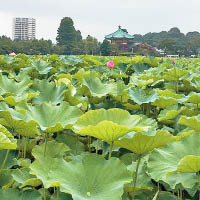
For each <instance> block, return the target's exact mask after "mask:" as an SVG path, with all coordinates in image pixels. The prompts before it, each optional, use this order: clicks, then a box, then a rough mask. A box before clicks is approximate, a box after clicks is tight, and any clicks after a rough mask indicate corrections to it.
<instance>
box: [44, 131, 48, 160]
mask: <svg viewBox="0 0 200 200" xmlns="http://www.w3.org/2000/svg"><path fill="white" fill-rule="evenodd" d="M47 137H48V135H47V133H45V143H44V157H45V155H46V151H47Z"/></svg>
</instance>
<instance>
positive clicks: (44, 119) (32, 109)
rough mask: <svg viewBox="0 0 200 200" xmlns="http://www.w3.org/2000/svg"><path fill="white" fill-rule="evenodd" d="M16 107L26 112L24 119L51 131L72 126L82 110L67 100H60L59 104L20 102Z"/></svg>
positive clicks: (46, 130)
mask: <svg viewBox="0 0 200 200" xmlns="http://www.w3.org/2000/svg"><path fill="white" fill-rule="evenodd" d="M18 108H21V109H24V110H25V112H26V118H25V120H26V121H27V122H28V121H34V122H35V123H37V124H38V125H39V126H40V128H41V130H42V131H45V132H48V133H53V132H57V131H60V130H63V129H65V128H66V129H67V128H70V127H72V125H73V124H74V123H75V122H76V120H77V118H78V117H79V116H81V114H82V112H81V111H80V110H79V109H78V108H77V107H74V106H70V105H69V104H68V103H67V102H62V103H61V104H60V105H59V106H56V105H52V104H50V103H42V104H40V105H36V106H31V105H28V104H22V105H20V106H19V107H18Z"/></svg>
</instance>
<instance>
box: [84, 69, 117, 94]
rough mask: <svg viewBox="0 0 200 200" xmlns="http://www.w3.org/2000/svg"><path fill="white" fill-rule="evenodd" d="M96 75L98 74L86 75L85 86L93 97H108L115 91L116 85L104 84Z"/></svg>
mask: <svg viewBox="0 0 200 200" xmlns="http://www.w3.org/2000/svg"><path fill="white" fill-rule="evenodd" d="M95 74H96V73H92V72H91V73H85V74H84V77H83V85H84V86H86V87H87V88H88V89H89V91H90V93H91V95H92V96H94V97H103V96H106V95H107V94H109V93H110V92H111V91H112V90H113V89H114V85H112V84H104V83H102V82H101V80H100V79H99V78H98V77H96V75H95Z"/></svg>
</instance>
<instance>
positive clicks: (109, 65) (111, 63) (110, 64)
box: [106, 60, 115, 68]
mask: <svg viewBox="0 0 200 200" xmlns="http://www.w3.org/2000/svg"><path fill="white" fill-rule="evenodd" d="M106 66H107V67H108V68H114V67H115V63H114V61H113V60H110V61H108V62H107V65H106Z"/></svg>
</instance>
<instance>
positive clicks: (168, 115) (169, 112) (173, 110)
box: [158, 105, 181, 124]
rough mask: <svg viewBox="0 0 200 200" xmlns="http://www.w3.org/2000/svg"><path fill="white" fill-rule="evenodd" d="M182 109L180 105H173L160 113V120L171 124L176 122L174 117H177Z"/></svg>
mask: <svg viewBox="0 0 200 200" xmlns="http://www.w3.org/2000/svg"><path fill="white" fill-rule="evenodd" d="M180 112H181V110H179V108H178V105H172V106H170V107H168V108H167V109H164V110H162V111H161V112H160V114H159V115H158V121H160V122H163V123H167V124H171V123H174V121H173V119H175V118H176V117H177V116H178V115H179V113H180Z"/></svg>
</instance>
